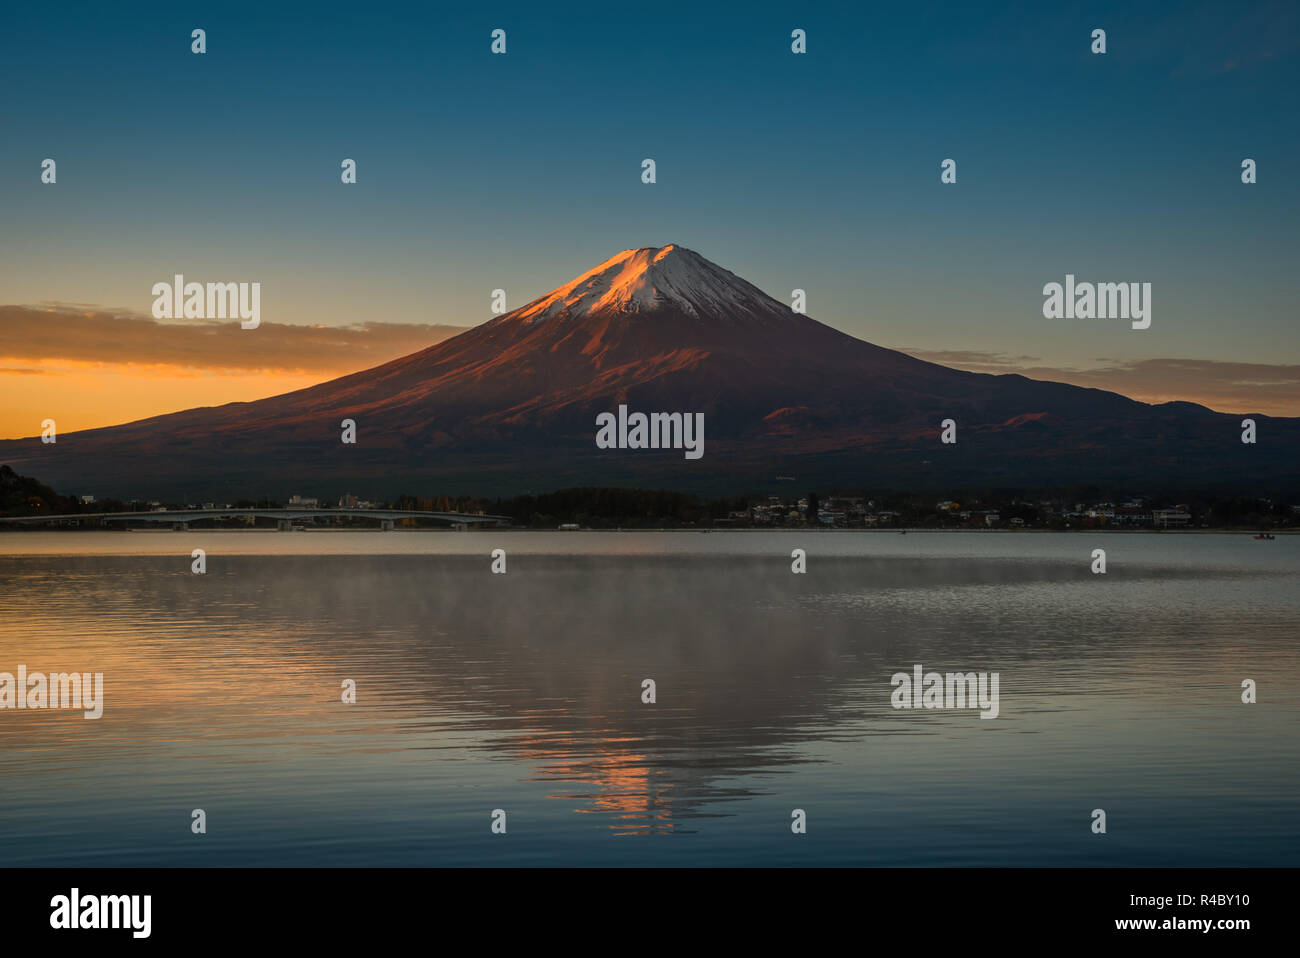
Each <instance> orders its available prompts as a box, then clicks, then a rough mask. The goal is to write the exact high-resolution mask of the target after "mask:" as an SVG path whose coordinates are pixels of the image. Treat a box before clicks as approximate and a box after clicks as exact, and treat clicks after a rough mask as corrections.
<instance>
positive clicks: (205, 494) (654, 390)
mask: <svg viewBox="0 0 1300 958" xmlns="http://www.w3.org/2000/svg"><path fill="white" fill-rule="evenodd" d="M620 404H624V405H626V406H627V407H628V408H629V411H630V412H643V413H647V414H648V413H655V412H681V413H688V414H689V413H701V414H703V417H704V423H705V430H704V454H703V456H702V458H699V459H694V460H691V459H687V458H686V457H685V456H684V454H683V452H682V450H680V449H674V450H658V449H600V448H597V444H596V438H595V437H596V431H597V429H596V421H597V416H598V415H600V414H601V413H605V412H615V411H617V409H618V406H619V405H620ZM1241 418H1242V417H1241V415H1228V414H1223V413H1217V412H1213V411H1211V410H1209V409H1206V408H1205V407H1202V406H1198V405H1195V404H1193V403H1181V402H1180V403H1165V404H1162V405H1154V406H1153V405H1148V404H1146V403H1141V402H1137V401H1135V400H1132V399H1128V398H1126V397H1124V396H1121V395H1118V394H1116V393H1110V392H1105V391H1102V390H1097V389H1084V388H1080V387H1076V386H1069V385H1065V384H1063V383H1052V382H1040V381H1035V380H1030V379H1027V378H1025V377H1023V376H1018V375H1001V376H994V375H987V374H982V373H970V372H964V371H960V370H955V369H950V368H948V367H946V366H941V365H937V364H935V363H929V362H924V361H922V360H919V359H915V358H913V357H911V356H907V355H905V354H903V353H900V352H897V351H895V350H890V349H884V348H882V347H879V346H874V345H872V344H870V343H867V342H864V341H862V340H859V339H856V338H854V337H852V336H849V335H847V334H845V333H841V332H839V331H837V330H835V329H832V328H831V327H829V326H826V325H824V324H822V323H819V322H817V321H816V320H814V319H812V318H810V317H808V316H805V315H802V314H799V313H795V312H793V311H792V310H791V308H790V307H789V306H788V305H786V304H784V303H781V302H778V301H777V300H775V299H773V298H772V297H770V296H768V295H767V294H765V293H764V292H762V290H760V289H758V288H757V287H756V286H754V285H752V284H750V283H748V282H746V281H745V280H743V279H741V278H740V277H738V276H736V275H735V274H733V273H731V272H730V271H728V270H726V269H723V268H722V267H720V266H717V265H716V264H714V263H712V262H710V261H709V260H707V259H705V258H704V257H703V256H701V255H699V254H698V253H695V252H693V251H691V250H689V249H685V248H683V247H680V246H675V245H669V246H664V247H661V248H643V249H629V250H624V251H623V252H621V253H619V254H618V255H616V256H613V257H611V258H610V259H608V260H606V261H605V262H603V263H601V264H600V265H599V266H596V267H595V268H594V269H592V270H589V271H588V272H586V273H583V274H582V275H581V276H578V277H577V278H576V279H574V280H572V281H570V282H569V283H566V284H565V285H563V286H561V287H559V288H558V289H556V290H554V291H553V292H551V293H548V294H547V295H545V296H542V297H540V298H539V299H535V300H533V301H532V302H530V303H528V304H527V305H525V306H522V307H520V308H519V309H516V310H514V311H513V312H510V313H506V314H505V315H502V316H499V317H497V318H495V319H493V320H491V321H490V322H487V323H484V324H482V325H480V326H476V327H474V328H472V329H470V330H468V331H466V332H464V333H461V334H460V335H458V336H455V337H453V338H452V339H449V340H446V341H443V342H441V343H438V344H437V345H435V346H432V347H430V348H428V349H425V350H422V351H420V352H417V353H413V354H411V355H409V356H404V357H402V358H400V359H396V360H394V361H392V362H389V363H385V364H383V365H381V366H376V367H374V368H372V369H367V370H364V371H362V372H358V373H353V374H351V375H348V376H343V377H341V378H339V379H334V380H331V381H329V382H325V383H321V384H320V385H317V386H313V387H311V388H308V389H302V390H298V391H296V392H292V393H286V394H284V395H281V396H274V397H271V398H269V399H263V400H259V401H257V402H250V403H231V404H228V405H224V406H218V407H205V408H198V409H191V410H187V411H185V412H179V413H174V414H170V415H165V416H157V417H154V418H151V419H145V420H141V421H138V422H133V423H127V424H125V425H121V426H114V427H110V428H104V429H93V430H86V431H83V432H78V433H66V434H62V435H60V436H59V437H58V442H57V443H56V444H51V445H42V444H41V442H40V440H39V439H35V438H33V439H22V440H9V441H5V442H0V462H7V463H10V464H11V465H12V466H13V467H14V468H15V469H18V470H19V471H20V472H24V471H25V472H27V473H30V474H33V475H37V476H40V477H41V479H42V480H43V481H45V482H47V483H50V484H51V485H53V486H55V487H56V488H59V489H61V490H67V491H72V492H76V493H93V494H96V495H100V496H105V495H116V496H132V495H140V496H145V497H158V496H161V495H164V494H167V495H173V496H185V497H189V498H192V499H201V498H209V499H212V498H224V499H229V498H230V497H242V496H259V495H272V496H285V495H287V494H288V493H290V492H305V493H311V492H319V493H320V494H323V495H333V494H337V493H339V492H343V491H346V490H349V489H351V490H352V491H358V492H361V493H362V494H365V495H381V494H393V493H397V492H400V491H410V492H421V491H429V492H435V491H436V492H438V493H440V494H443V493H445V494H456V493H461V492H469V493H476V494H507V493H517V492H531V491H537V492H540V491H544V490H547V489H553V488H558V487H561V486H570V485H637V486H656V487H670V488H679V489H683V490H687V491H699V492H704V491H713V492H739V491H745V490H755V489H762V488H768V487H770V486H771V484H772V482H773V481H774V477H776V476H778V475H782V476H794V477H796V479H798V480H799V487H800V488H803V487H805V486H808V487H812V486H813V485H816V486H820V487H822V488H828V489H829V488H835V487H845V488H847V487H862V486H868V485H871V484H889V485H894V486H904V485H911V486H917V487H926V488H940V487H943V486H945V485H957V486H962V487H969V486H972V485H979V484H985V485H992V484H1003V485H1008V484H1010V485H1020V486H1027V485H1047V484H1079V483H1084V482H1093V483H1130V484H1134V485H1140V486H1142V487H1144V488H1150V487H1152V486H1153V485H1161V486H1184V487H1186V486H1188V485H1191V484H1195V485H1198V486H1206V487H1210V486H1219V487H1229V486H1233V485H1237V486H1240V487H1241V488H1243V489H1246V490H1249V489H1254V488H1259V487H1261V486H1262V485H1266V484H1267V485H1278V484H1286V483H1293V482H1294V481H1295V480H1296V478H1297V477H1300V453H1298V452H1297V450H1300V443H1298V442H1297V440H1298V439H1300V420H1298V419H1281V418H1270V417H1265V416H1259V415H1255V416H1253V417H1252V418H1254V419H1255V420H1256V423H1257V426H1258V432H1259V441H1258V442H1257V443H1256V444H1255V445H1247V444H1243V443H1242V442H1241V440H1240V436H1241V425H1240V421H1241ZM345 419H351V420H353V421H354V422H355V423H356V434H357V442H356V444H354V445H345V444H344V443H342V442H341V441H340V435H341V431H342V430H341V423H342V421H343V420H345ZM945 419H952V420H954V421H955V422H956V424H957V442H956V444H953V445H945V444H942V443H941V442H940V441H939V435H940V423H941V421H942V420H945Z"/></svg>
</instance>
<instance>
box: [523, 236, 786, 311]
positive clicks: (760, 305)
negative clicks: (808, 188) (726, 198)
mask: <svg viewBox="0 0 1300 958" xmlns="http://www.w3.org/2000/svg"><path fill="white" fill-rule="evenodd" d="M665 308H668V309H675V310H679V311H680V312H683V313H685V314H686V315H688V316H694V317H709V318H712V319H715V320H722V321H734V320H736V319H739V318H742V317H767V316H774V315H775V316H778V317H780V316H788V315H789V309H788V308H786V307H785V306H783V305H782V304H781V303H779V302H777V301H776V300H774V299H773V298H772V297H770V296H768V295H767V294H766V293H764V292H763V291H762V290H761V289H759V288H758V287H757V286H755V285H753V284H752V283H747V282H746V281H745V280H743V279H741V278H740V277H739V276H737V275H736V274H735V273H733V272H731V271H730V270H726V269H723V268H722V267H721V266H718V265H716V264H714V263H711V262H709V261H708V260H707V259H705V258H704V257H703V256H701V255H700V254H699V253H697V252H695V251H694V250H689V249H686V247H684V246H677V245H675V244H671V243H670V244H669V245H668V246H660V247H653V246H647V247H642V248H641V249H625V250H623V252H621V253H618V254H617V255H615V256H611V257H610V258H609V259H607V260H605V262H603V263H601V264H600V265H599V266H597V267H595V268H594V269H590V270H588V271H587V272H585V273H583V274H582V275H581V276H579V277H577V278H576V279H573V280H570V281H569V282H568V283H565V284H564V285H563V286H561V287H560V288H559V289H556V290H554V291H553V292H550V293H547V294H546V295H545V296H542V297H541V298H539V299H535V300H533V301H532V302H531V303H529V304H528V305H527V306H524V307H523V308H522V309H520V310H517V311H516V312H515V313H514V316H515V317H517V318H519V319H522V320H526V321H530V322H531V321H537V320H542V319H552V318H559V319H566V318H572V317H579V316H587V315H591V314H602V313H648V312H652V311H654V310H658V309H665Z"/></svg>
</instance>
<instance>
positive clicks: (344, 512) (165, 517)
mask: <svg viewBox="0 0 1300 958" xmlns="http://www.w3.org/2000/svg"><path fill="white" fill-rule="evenodd" d="M241 516H252V517H253V518H254V519H274V520H275V522H276V528H277V529H279V530H280V531H281V532H287V531H289V530H290V529H292V528H293V523H294V521H295V520H299V521H301V520H303V519H316V518H320V517H328V516H347V517H359V518H363V519H378V520H379V528H380V529H383V530H384V531H385V532H388V531H391V530H392V529H393V524H394V523H395V522H396V521H397V520H399V519H435V520H440V521H443V522H450V523H452V524H460V523H463V524H465V525H470V524H483V523H491V524H496V523H503V524H505V523H509V522H510V517H509V516H488V515H481V514H475V513H467V512H421V511H418V510H415V509H300V508H287V509H216V508H213V509H155V510H153V511H152V512H74V513H69V514H67V515H60V516H7V517H5V516H0V522H8V523H15V524H20V523H41V522H79V521H81V520H86V519H98V520H100V521H101V522H129V521H132V520H135V521H138V522H169V523H171V524H172V526H173V528H176V529H188V528H189V524H190V523H191V522H198V521H199V520H202V519H234V518H239V517H241Z"/></svg>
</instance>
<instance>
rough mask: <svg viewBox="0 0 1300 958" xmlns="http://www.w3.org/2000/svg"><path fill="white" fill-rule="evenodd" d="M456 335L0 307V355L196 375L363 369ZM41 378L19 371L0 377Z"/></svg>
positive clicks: (454, 329)
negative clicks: (183, 370)
mask: <svg viewBox="0 0 1300 958" xmlns="http://www.w3.org/2000/svg"><path fill="white" fill-rule="evenodd" d="M461 332H464V328H463V327H459V326H439V325H432V324H412V323H387V322H365V323H358V324H356V325H354V326H290V325H284V324H280V323H268V322H263V323H262V324H261V325H260V326H259V327H258V328H257V329H255V330H245V329H240V327H239V322H238V320H234V321H230V322H225V321H221V320H188V321H185V322H167V323H164V322H159V321H158V320H156V319H153V318H152V317H149V316H141V315H139V314H138V313H133V312H131V311H129V310H124V309H113V308H104V307H100V306H92V305H89V304H84V303H45V304H41V305H39V306H0V356H3V357H5V358H6V359H8V360H23V361H28V362H31V361H40V360H73V361H77V362H94V363H103V364H113V365H119V364H130V365H133V366H158V365H162V366H169V367H179V368H188V369H196V370H230V371H239V370H244V371H250V372H252V371H259V370H280V371H302V372H319V373H322V374H336V373H342V372H352V371H355V370H358V369H365V368H367V367H370V366H374V365H377V364H379V363H383V362H387V361H388V360H390V359H396V358H397V357H399V356H404V355H406V354H408V353H412V352H416V351H417V350H420V349H424V348H426V347H428V346H432V345H434V344H435V343H439V342H442V341H443V340H444V339H449V338H451V337H452V336H455V335H456V334H457V333H461ZM14 372H19V373H21V372H32V373H38V372H41V370H39V369H30V368H24V367H16V368H8V369H4V368H0V373H14Z"/></svg>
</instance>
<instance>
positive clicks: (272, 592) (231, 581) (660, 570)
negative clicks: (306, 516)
mask: <svg viewBox="0 0 1300 958" xmlns="http://www.w3.org/2000/svg"><path fill="white" fill-rule="evenodd" d="M196 548H201V549H204V550H205V551H206V573H205V574H202V575H196V574H194V573H193V572H192V571H191V562H192V559H191V550H193V549H196ZM1096 548H1102V549H1104V550H1105V551H1106V562H1107V571H1106V573H1105V574H1104V575H1097V574H1093V572H1092V571H1091V567H1092V561H1093V560H1092V555H1091V554H1092V551H1093V550H1094V549H1096ZM494 549H504V550H505V553H506V560H505V561H506V573H505V574H493V573H492V571H491V566H492V561H493V560H492V558H491V553H492V551H493V550H494ZM794 549H804V550H806V553H807V572H806V574H801V575H795V574H792V573H791V563H792V559H791V551H792V550H794ZM1298 574H1300V538H1297V537H1291V536H1279V537H1278V538H1277V539H1276V540H1275V541H1272V542H1257V541H1254V540H1253V539H1252V538H1251V537H1250V535H1248V534H1173V533H1151V534H1141V533H1112V534H1105V533H1095V534H1092V533H1072V534H1071V533H1065V534H1053V533H1041V534H1040V533H997V532H993V533H970V532H953V533H912V534H909V535H898V534H896V533H885V532H828V531H808V532H797V531H789V532H786V531H774V532H714V533H711V534H708V535H702V534H700V533H691V532H618V533H614V532H609V533H586V532H562V533H561V532H525V531H490V530H489V531H483V532H472V531H471V532H451V531H396V532H386V533H384V532H345V531H310V532H293V533H277V532H268V531H213V530H208V531H204V530H197V529H191V530H188V531H183V532H172V531H142V532H121V531H120V532H19V533H5V534H0V671H5V672H10V673H16V672H17V669H18V667H19V666H20V665H25V666H26V668H27V670H28V672H29V673H34V672H38V671H39V672H65V671H74V670H75V671H79V672H89V673H96V672H98V673H102V674H103V687H104V696H103V697H104V702H103V715H102V717H101V718H99V719H97V720H87V719H85V718H83V715H82V712H81V711H80V710H71V709H67V710H55V709H3V710H0V782H3V785H2V786H0V865H4V866H13V865H23V866H30V865H70V866H97V865H206V866H213V865H313V866H314V865H326V866H328V865H530V864H545V865H867V866H878V865H922V866H928V865H935V866H938V865H959V866H974V865H1047V866H1056V865H1095V866H1113V865H1120V866H1211V865H1214V866H1220V865H1226V866H1238V865H1240V866H1263V865H1294V864H1295V863H1296V862H1297V860H1300V816H1298V815H1297V811H1298V808H1297V805H1298V800H1297V795H1300V761H1298V759H1300V733H1298V731H1297V730H1298V729H1300V721H1298V719H1300V683H1297V681H1296V680H1297V676H1298V675H1300V651H1298V646H1297V642H1298V639H1297V637H1298V636H1300V586H1298V583H1300V576H1298ZM917 665H920V666H922V667H923V668H924V670H925V671H926V672H929V671H931V670H933V671H936V672H940V673H948V672H961V673H965V672H977V673H979V672H984V673H994V672H996V673H997V674H998V676H999V696H1000V701H999V707H998V715H997V717H996V718H993V719H982V718H981V717H980V716H981V713H980V712H979V711H978V710H977V709H973V708H951V709H950V708H938V709H916V708H911V709H900V708H894V707H893V705H892V703H891V696H892V694H893V693H894V691H895V689H894V685H893V684H892V680H891V677H892V676H893V675H894V674H895V673H900V672H902V673H909V674H910V673H912V671H913V668H914V666H917ZM645 679H652V680H653V681H654V683H655V687H654V690H655V701H654V703H653V704H647V703H645V702H643V701H642V688H643V686H642V683H643V680H645ZM1246 679H1251V680H1254V682H1255V683H1257V688H1258V692H1257V694H1258V702H1257V704H1243V702H1242V682H1243V680H1246ZM346 680H351V681H352V682H354V683H355V689H356V701H355V703H345V702H344V701H342V698H343V685H344V682H345V681H346ZM194 809H203V810H204V812H205V815H206V824H207V831H206V834H194V833H192V831H191V813H192V811H193V810H194ZM795 809H801V810H803V813H804V815H805V817H806V823H807V825H806V834H794V833H793V832H792V830H791V822H792V812H793V811H794V810H795ZM1094 809H1103V810H1104V811H1105V815H1106V832H1105V834H1095V833H1094V832H1093V830H1092V824H1093V817H1092V813H1093V810H1094ZM494 810H501V811H502V812H504V816H505V823H506V824H505V833H504V834H495V833H494V832H493V830H492V824H493V820H494V819H493V813H494Z"/></svg>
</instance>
